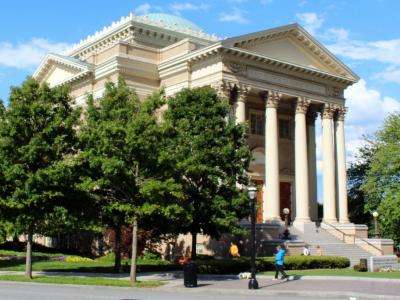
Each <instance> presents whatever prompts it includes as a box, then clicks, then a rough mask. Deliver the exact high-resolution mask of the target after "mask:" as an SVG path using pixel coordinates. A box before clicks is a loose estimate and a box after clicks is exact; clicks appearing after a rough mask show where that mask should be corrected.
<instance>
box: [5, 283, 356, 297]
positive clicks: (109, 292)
mask: <svg viewBox="0 0 400 300" xmlns="http://www.w3.org/2000/svg"><path fill="white" fill-rule="evenodd" d="M198 291H199V290H195V289H193V290H191V289H188V290H187V291H186V290H184V291H182V289H180V290H179V292H176V293H175V292H173V290H170V289H169V290H165V289H164V290H163V289H162V288H159V289H146V288H140V289H137V288H135V289H130V288H111V287H97V286H96V287H93V286H85V287H82V286H63V285H45V284H29V283H28V284H27V283H11V282H10V283H8V282H1V283H0V299H1V300H27V299H29V300H67V299H68V300H71V299H79V300H80V299H82V300H86V299H87V300H89V299H93V300H147V299H151V300H181V299H182V300H183V299H191V300H200V299H201V300H212V299H234V300H247V299H249V298H250V297H251V299H254V300H272V299H279V300H294V299H296V300H306V299H307V300H320V299H323V298H310V297H304V298H303V297H298V296H282V295H279V296H277V295H275V296H266V295H257V294H258V291H254V295H251V296H250V295H249V294H245V295H240V294H239V293H237V292H236V293H232V294H236V295H228V294H218V293H212V292H208V291H205V290H204V291H202V292H200V293H199V292H198ZM324 298H325V297H324ZM329 299H332V300H344V299H346V300H347V299H348V297H344V298H343V297H342V298H329Z"/></svg>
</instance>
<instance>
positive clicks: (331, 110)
mask: <svg viewBox="0 0 400 300" xmlns="http://www.w3.org/2000/svg"><path fill="white" fill-rule="evenodd" d="M335 111H336V107H335V106H334V105H332V104H329V103H327V104H324V107H323V108H322V111H321V117H322V119H333V115H334V114H335Z"/></svg>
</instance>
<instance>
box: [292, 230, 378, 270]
mask: <svg viewBox="0 0 400 300" xmlns="http://www.w3.org/2000/svg"><path fill="white" fill-rule="evenodd" d="M289 231H290V233H291V236H292V240H294V241H296V240H297V241H302V242H305V243H306V244H308V245H309V249H310V253H311V255H313V254H315V253H316V249H317V248H316V246H317V245H318V246H320V248H321V251H322V255H329V256H342V257H347V258H349V260H350V265H351V266H353V265H355V264H358V263H359V262H360V258H368V257H370V256H371V254H370V253H368V252H367V251H365V250H364V249H362V248H360V247H359V246H357V245H354V244H346V243H345V242H343V241H342V240H340V239H338V238H336V237H334V236H333V235H331V234H329V233H328V232H326V231H325V230H324V229H322V228H318V227H317V228H316V229H314V230H313V229H311V230H310V229H308V230H306V231H305V232H304V233H303V232H301V231H299V230H297V229H296V228H294V227H290V228H289Z"/></svg>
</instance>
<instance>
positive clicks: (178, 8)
mask: <svg viewBox="0 0 400 300" xmlns="http://www.w3.org/2000/svg"><path fill="white" fill-rule="evenodd" d="M209 7H210V5H208V4H206V3H200V4H193V3H191V2H180V3H178V2H176V3H173V4H171V10H172V11H173V12H174V13H175V14H177V15H179V14H180V13H181V12H182V11H187V10H207V9H208V8H209Z"/></svg>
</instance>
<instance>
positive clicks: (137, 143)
mask: <svg viewBox="0 0 400 300" xmlns="http://www.w3.org/2000/svg"><path fill="white" fill-rule="evenodd" d="M88 100H89V101H88V107H87V112H86V115H85V124H84V126H82V127H81V132H80V141H81V147H82V153H81V157H82V158H83V159H84V160H85V161H86V162H87V165H88V168H87V169H88V172H89V173H88V174H89V176H87V178H86V180H85V181H84V183H85V185H86V189H87V190H88V191H91V192H93V193H95V194H96V195H97V196H98V200H99V202H98V210H99V216H100V221H101V222H102V224H103V225H104V226H109V227H111V228H114V229H116V230H117V231H118V230H120V228H121V226H131V227H132V229H133V237H132V261H131V281H132V282H135V281H136V255H137V230H138V227H140V228H143V227H145V224H146V222H145V220H148V219H149V218H150V219H151V218H152V217H153V216H154V217H155V218H157V217H158V218H160V219H163V218H167V219H169V220H170V221H172V223H174V221H175V219H176V218H178V217H179V215H180V214H182V212H183V210H182V206H181V205H179V203H177V200H178V199H179V198H180V197H181V196H180V195H181V192H180V190H179V185H178V184H176V183H175V182H174V181H173V179H168V178H165V177H164V176H163V172H162V170H163V168H162V166H161V165H160V164H159V153H160V151H161V149H162V147H161V144H160V142H161V141H162V134H163V130H162V126H161V125H160V124H159V123H158V122H157V115H156V112H157V109H158V108H159V107H160V106H161V105H163V104H164V97H163V96H162V92H161V93H155V94H154V95H152V96H151V97H149V98H148V99H146V100H145V101H144V102H141V101H140V100H139V98H138V97H137V96H136V94H135V93H133V92H132V91H130V90H129V88H128V87H127V86H126V84H125V82H124V80H122V79H120V80H119V82H118V84H117V85H115V84H113V83H107V84H106V86H105V93H104V96H103V97H102V98H100V99H99V100H98V101H97V100H96V101H95V100H94V99H93V98H91V97H90V98H89V99H88ZM118 251H120V249H117V253H116V257H119V255H120V254H119V253H118ZM119 264H120V262H119V261H117V260H116V267H117V269H118V268H119V266H118V265H119Z"/></svg>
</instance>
